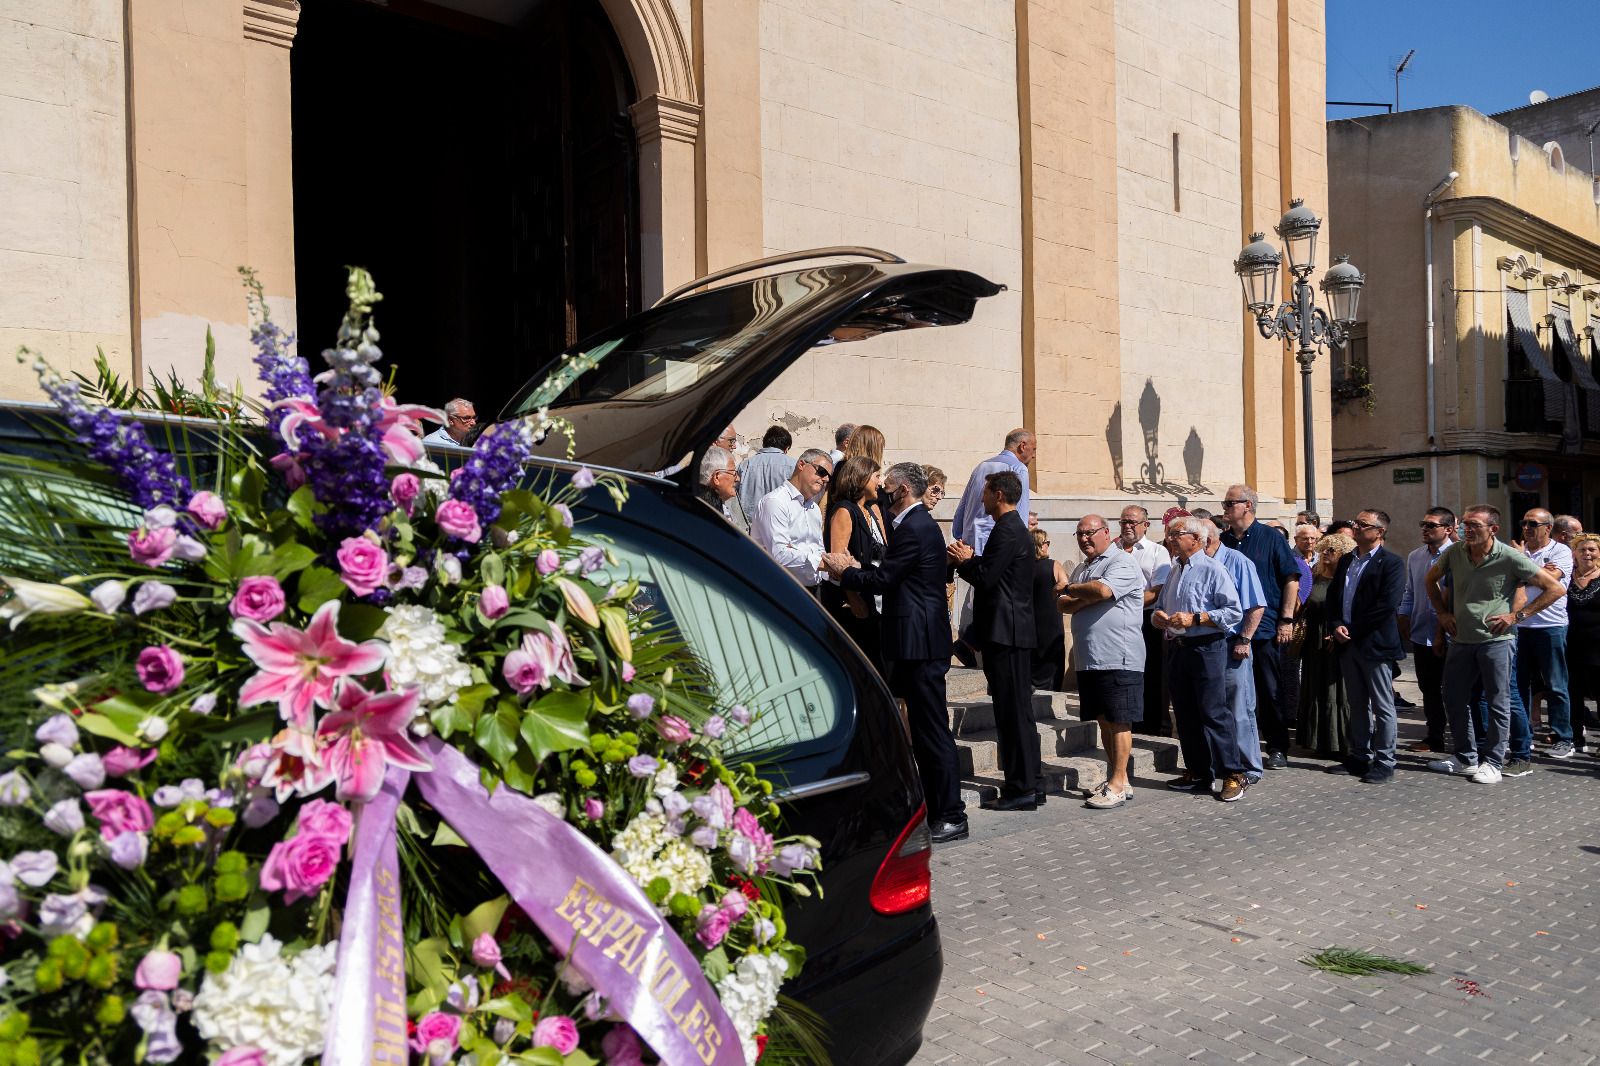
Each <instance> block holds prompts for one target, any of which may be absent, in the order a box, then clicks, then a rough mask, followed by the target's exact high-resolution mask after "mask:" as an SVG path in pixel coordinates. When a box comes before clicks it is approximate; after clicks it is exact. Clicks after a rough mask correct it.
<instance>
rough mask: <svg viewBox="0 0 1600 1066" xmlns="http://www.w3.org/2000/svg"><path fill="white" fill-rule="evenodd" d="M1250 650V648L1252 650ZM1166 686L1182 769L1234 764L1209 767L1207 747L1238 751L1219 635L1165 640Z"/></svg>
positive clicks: (1208, 771)
mask: <svg viewBox="0 0 1600 1066" xmlns="http://www.w3.org/2000/svg"><path fill="white" fill-rule="evenodd" d="M1252 654H1253V652H1252ZM1166 658H1167V661H1166V667H1167V691H1168V692H1170V693H1172V721H1173V724H1175V725H1176V726H1177V728H1178V747H1179V748H1180V749H1181V750H1182V751H1183V765H1184V768H1185V769H1186V770H1187V771H1188V772H1189V773H1190V774H1192V775H1193V776H1195V777H1204V778H1210V777H1217V776H1221V774H1223V773H1227V772H1229V771H1231V770H1237V769H1239V768H1238V767H1225V766H1213V765H1212V762H1211V752H1212V751H1213V750H1216V751H1237V750H1238V747H1239V745H1238V741H1237V740H1236V739H1235V733H1234V728H1233V708H1231V707H1230V706H1228V692H1227V669H1228V642H1227V641H1226V640H1224V639H1223V638H1222V636H1221V635H1217V636H1213V637H1201V638H1199V639H1197V640H1169V641H1167V657H1166Z"/></svg>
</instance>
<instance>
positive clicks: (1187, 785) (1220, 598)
mask: <svg viewBox="0 0 1600 1066" xmlns="http://www.w3.org/2000/svg"><path fill="white" fill-rule="evenodd" d="M1169 513H1170V512H1169ZM1268 535H1269V536H1271V534H1268ZM1205 545H1206V531H1205V528H1204V523H1203V520H1202V519H1199V518H1195V517H1193V516H1192V515H1188V514H1180V515H1177V516H1174V517H1173V518H1172V519H1171V520H1170V521H1169V522H1168V523H1167V550H1168V551H1169V552H1171V553H1172V573H1171V574H1170V575H1168V577H1167V580H1166V583H1165V584H1163V585H1162V586H1161V595H1160V596H1158V597H1157V598H1156V612H1155V614H1154V615H1153V616H1152V617H1151V621H1153V622H1154V623H1155V625H1156V628H1157V629H1160V630H1161V631H1162V632H1163V633H1164V634H1165V635H1166V647H1167V688H1168V690H1169V691H1170V692H1171V694H1172V719H1173V722H1174V724H1175V725H1176V726H1177V729H1178V745H1179V747H1180V748H1182V750H1183V763H1184V774H1183V776H1182V777H1179V778H1177V779H1176V780H1174V781H1169V782H1168V783H1167V787H1168V788H1170V789H1175V790H1177V791H1179V792H1207V791H1209V790H1210V788H1211V782H1212V779H1213V778H1217V777H1222V778H1226V777H1229V776H1231V775H1234V774H1240V775H1242V774H1243V772H1244V767H1243V765H1241V764H1240V761H1239V759H1238V757H1237V752H1238V750H1239V743H1238V738H1237V736H1236V735H1235V731H1234V728H1233V711H1232V708H1230V707H1229V706H1228V695H1227V687H1226V686H1227V680H1226V673H1227V667H1228V646H1227V643H1226V640H1227V634H1228V632H1229V631H1230V630H1232V629H1235V628H1237V627H1238V626H1239V623H1240V622H1241V621H1242V620H1243V618H1244V610H1243V608H1241V607H1240V605H1239V590H1238V588H1237V587H1236V586H1235V585H1234V583H1233V578H1231V577H1229V576H1228V571H1227V569H1226V568H1224V567H1223V565H1222V564H1221V563H1219V562H1217V561H1216V560H1215V559H1212V558H1211V557H1209V556H1208V555H1206V553H1205Z"/></svg>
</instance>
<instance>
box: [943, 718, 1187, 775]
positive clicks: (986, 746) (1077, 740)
mask: <svg viewBox="0 0 1600 1066" xmlns="http://www.w3.org/2000/svg"><path fill="white" fill-rule="evenodd" d="M1038 729H1039V758H1040V759H1041V760H1042V761H1044V762H1049V761H1050V760H1053V759H1075V758H1086V759H1091V760H1094V761H1095V762H1098V763H1099V764H1100V765H1101V766H1102V767H1104V765H1105V752H1104V751H1103V750H1102V749H1101V748H1100V746H1099V744H1098V743H1097V742H1096V740H1097V737H1098V733H1099V731H1098V729H1097V728H1096V727H1095V726H1094V725H1093V724H1092V723H1089V722H1057V723H1055V724H1054V725H1043V724H1041V725H1039V727H1038ZM956 757H957V758H958V759H959V760H960V762H959V765H960V768H961V774H962V776H963V777H967V776H971V775H972V774H975V773H976V774H985V773H991V772H992V773H994V774H997V775H998V774H999V772H1000V743H999V739H998V738H997V737H996V735H995V733H994V732H993V731H992V730H990V731H987V732H982V733H976V734H974V735H972V736H967V737H962V738H960V739H959V740H957V741H956ZM1130 758H1131V759H1132V762H1133V766H1134V768H1135V769H1136V770H1140V769H1143V770H1150V771H1167V770H1172V769H1174V768H1175V767H1176V766H1177V764H1178V763H1179V761H1180V759H1179V752H1178V744H1177V741H1174V740H1166V739H1164V738H1162V737H1138V738H1136V739H1135V741H1134V745H1133V751H1132V753H1131V755H1130ZM1097 783H1098V782H1097Z"/></svg>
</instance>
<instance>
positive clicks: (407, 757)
mask: <svg viewBox="0 0 1600 1066" xmlns="http://www.w3.org/2000/svg"><path fill="white" fill-rule="evenodd" d="M420 697H421V692H420V691H419V690H418V689H414V688H408V689H402V690H401V691H399V692H394V691H389V692H368V691H367V690H366V689H364V688H362V687H361V684H360V683H359V682H357V681H351V680H346V681H345V682H344V683H343V684H341V685H340V686H339V709H338V710H337V711H335V712H334V713H332V714H330V715H328V716H327V717H326V718H324V719H323V720H322V724H321V725H320V726H318V727H317V739H318V740H319V741H321V743H322V745H323V750H324V752H325V753H326V756H325V757H326V759H327V763H328V767H329V769H331V770H332V771H333V774H334V779H335V780H336V781H338V796H339V798H340V799H342V800H359V801H361V802H363V803H366V802H368V801H370V800H371V799H372V798H373V797H374V796H376V795H377V794H378V790H379V789H380V788H382V787H383V775H384V771H385V770H387V769H388V768H389V767H390V766H391V765H393V766H398V767H400V768H401V769H404V770H431V769H433V764H432V763H430V762H429V761H428V757H427V756H426V755H424V754H423V753H422V751H421V750H420V749H419V748H418V747H417V746H416V744H415V743H413V742H412V740H411V738H410V737H409V736H408V735H407V734H406V727H407V726H409V725H410V724H411V719H412V718H414V717H416V714H417V701H418V700H419V699H420Z"/></svg>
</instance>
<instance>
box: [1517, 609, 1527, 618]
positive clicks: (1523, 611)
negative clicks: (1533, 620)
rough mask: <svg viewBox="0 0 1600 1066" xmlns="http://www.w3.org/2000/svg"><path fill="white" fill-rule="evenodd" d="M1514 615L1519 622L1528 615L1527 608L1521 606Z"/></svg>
mask: <svg viewBox="0 0 1600 1066" xmlns="http://www.w3.org/2000/svg"><path fill="white" fill-rule="evenodd" d="M1516 617H1517V621H1519V622H1520V621H1522V620H1523V619H1525V618H1527V617H1528V609H1527V608H1526V607H1524V608H1522V609H1521V610H1519V611H1518V612H1517V616H1516Z"/></svg>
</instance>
